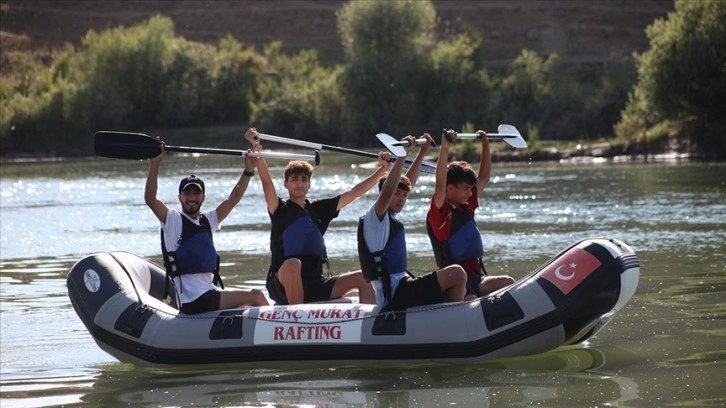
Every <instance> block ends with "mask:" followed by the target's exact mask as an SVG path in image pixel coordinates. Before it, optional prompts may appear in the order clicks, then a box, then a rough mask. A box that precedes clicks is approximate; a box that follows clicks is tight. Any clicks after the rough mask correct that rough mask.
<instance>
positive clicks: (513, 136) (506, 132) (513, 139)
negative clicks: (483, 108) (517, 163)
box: [443, 124, 527, 149]
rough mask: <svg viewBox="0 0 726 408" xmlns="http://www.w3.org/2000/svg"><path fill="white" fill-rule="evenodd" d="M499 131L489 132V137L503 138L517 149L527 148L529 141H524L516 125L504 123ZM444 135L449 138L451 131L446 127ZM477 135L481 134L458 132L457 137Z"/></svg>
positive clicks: (474, 137) (471, 137)
mask: <svg viewBox="0 0 726 408" xmlns="http://www.w3.org/2000/svg"><path fill="white" fill-rule="evenodd" d="M497 131H498V132H499V133H487V139H489V140H502V141H503V142H504V143H506V144H508V145H510V146H512V147H513V148H515V149H526V148H527V142H525V141H524V139H523V138H522V135H521V134H520V133H519V131H518V130H517V128H516V127H514V126H512V125H504V124H502V125H499V127H498V128H497ZM443 136H444V137H446V138H447V139H449V132H448V131H447V130H446V129H444V134H443ZM477 137H479V135H477V134H476V133H458V134H457V136H456V138H457V139H476V138H477ZM449 141H451V139H449Z"/></svg>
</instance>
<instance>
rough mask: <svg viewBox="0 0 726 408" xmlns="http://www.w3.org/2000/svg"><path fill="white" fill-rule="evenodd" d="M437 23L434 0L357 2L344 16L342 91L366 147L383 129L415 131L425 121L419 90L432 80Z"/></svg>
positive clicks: (340, 27)
mask: <svg viewBox="0 0 726 408" xmlns="http://www.w3.org/2000/svg"><path fill="white" fill-rule="evenodd" d="M435 24H436V11H435V9H434V7H433V4H432V3H431V1H428V0H426V1H415V0H402V1H380V0H376V1H359V0H354V1H350V2H348V3H346V4H345V5H344V6H343V8H342V9H341V10H340V11H339V12H338V31H339V32H340V37H341V42H342V45H343V49H344V53H345V67H344V73H343V76H342V78H341V79H342V81H343V84H342V88H343V89H344V90H345V97H346V98H347V106H348V109H349V110H350V112H351V117H352V120H353V126H354V128H356V129H358V132H359V134H358V136H359V137H361V138H363V137H364V139H361V140H365V142H364V143H366V142H368V141H369V140H371V136H372V135H373V134H375V133H376V132H379V131H385V132H388V133H392V134H399V133H403V132H410V131H411V127H412V126H413V125H415V124H416V122H417V121H418V120H419V118H420V114H419V112H420V111H421V110H420V98H418V97H417V96H418V95H417V92H416V89H417V86H419V85H421V84H422V82H423V81H424V80H425V79H427V78H429V76H428V75H427V72H429V71H430V57H429V55H430V54H429V52H430V49H431V47H432V44H433V30H434V27H435ZM368 143H370V142H368Z"/></svg>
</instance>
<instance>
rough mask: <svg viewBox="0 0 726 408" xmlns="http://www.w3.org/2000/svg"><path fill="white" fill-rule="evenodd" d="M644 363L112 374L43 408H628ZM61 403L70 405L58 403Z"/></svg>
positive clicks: (549, 358)
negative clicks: (633, 373)
mask: <svg viewBox="0 0 726 408" xmlns="http://www.w3.org/2000/svg"><path fill="white" fill-rule="evenodd" d="M637 362H638V358H637V356H635V355H632V353H629V352H627V351H625V350H623V349H618V348H601V349H598V348H570V349H561V350H557V351H553V352H550V353H545V354H541V355H536V356H529V357H518V358H511V359H504V360H499V361H494V362H488V363H479V364H466V365H461V366H453V365H431V364H427V365H406V366H402V365H399V366H395V365H385V366H376V367H375V368H374V367H371V366H368V367H360V366H344V365H338V366H335V367H333V366H319V365H318V366H313V365H299V366H297V365H292V366H290V365H287V366H285V367H270V368H259V367H254V368H249V367H246V366H236V367H229V366H206V367H195V368H194V369H186V368H178V369H177V368H171V369H140V368H134V367H132V366H129V365H125V364H112V365H108V366H105V367H103V368H102V369H100V371H99V372H98V374H97V376H96V377H95V379H91V378H88V377H82V378H76V379H75V380H73V379H69V378H68V377H65V379H64V381H62V382H59V383H57V384H54V383H53V382H52V381H50V380H49V381H48V388H52V387H57V388H63V389H64V390H58V389H56V390H55V391H54V392H53V393H54V395H57V397H56V398H57V401H56V403H55V404H54V403H53V402H51V401H48V402H50V404H48V405H45V406H51V405H65V406H76V405H86V404H87V405H91V406H121V405H123V406H168V405H173V406H241V405H244V406H324V407H350V406H366V407H370V406H375V407H389V406H396V407H409V406H411V407H414V406H415V407H426V406H445V405H450V404H452V403H456V404H461V405H463V406H479V407H486V406H497V405H502V404H507V406H530V405H539V404H544V405H550V406H561V405H579V403H582V405H589V404H591V403H593V402H596V403H597V405H600V404H604V405H609V404H613V405H628V404H629V403H630V402H632V401H635V400H638V399H639V395H638V386H637V384H636V383H635V382H634V380H633V379H630V378H627V377H623V376H619V375H617V372H618V371H619V370H620V369H621V368H623V367H624V366H627V365H630V364H633V363H637ZM69 380H72V381H69ZM22 383H23V382H22V381H20V380H18V381H16V382H4V384H3V388H4V389H7V388H14V389H16V390H18V391H9V392H5V390H4V391H3V399H4V401H5V402H8V403H10V404H11V405H12V402H13V400H14V399H15V398H33V401H35V402H40V401H42V396H41V395H44V394H46V393H47V392H48V389H47V388H42V389H41V388H40V387H38V388H36V389H25V390H23V391H20V390H21V389H23V387H22V385H23V384H22ZM35 383H36V384H37V381H35ZM594 390H597V397H593V395H592V393H593V391H594ZM34 394H37V395H34ZM62 396H65V397H66V399H65V400H64V401H60V400H59V399H62V398H63V397H62Z"/></svg>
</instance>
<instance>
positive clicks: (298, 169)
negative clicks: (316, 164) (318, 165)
mask: <svg viewBox="0 0 726 408" xmlns="http://www.w3.org/2000/svg"><path fill="white" fill-rule="evenodd" d="M313 170H314V168H313V165H312V164H310V163H308V162H306V161H303V160H293V161H291V162H290V163H288V164H287V166H285V181H287V179H288V178H289V177H290V176H308V177H312V176H313Z"/></svg>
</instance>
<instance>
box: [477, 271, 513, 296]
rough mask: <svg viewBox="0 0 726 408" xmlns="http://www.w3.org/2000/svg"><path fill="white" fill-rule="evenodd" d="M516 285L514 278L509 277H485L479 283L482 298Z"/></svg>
mask: <svg viewBox="0 0 726 408" xmlns="http://www.w3.org/2000/svg"><path fill="white" fill-rule="evenodd" d="M513 283H514V278H512V277H511V276H507V275H497V276H485V277H484V278H482V280H481V282H480V283H479V293H480V294H481V295H482V296H485V295H488V294H490V293H492V292H496V291H498V290H499V289H502V288H506V287H507V286H509V285H511V284H513Z"/></svg>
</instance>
